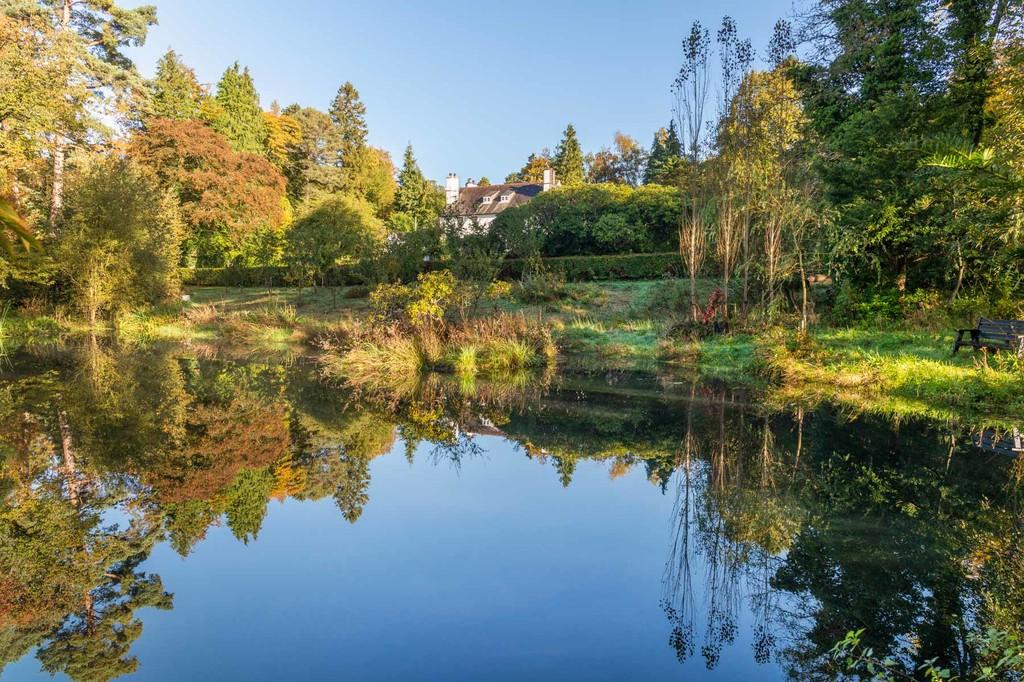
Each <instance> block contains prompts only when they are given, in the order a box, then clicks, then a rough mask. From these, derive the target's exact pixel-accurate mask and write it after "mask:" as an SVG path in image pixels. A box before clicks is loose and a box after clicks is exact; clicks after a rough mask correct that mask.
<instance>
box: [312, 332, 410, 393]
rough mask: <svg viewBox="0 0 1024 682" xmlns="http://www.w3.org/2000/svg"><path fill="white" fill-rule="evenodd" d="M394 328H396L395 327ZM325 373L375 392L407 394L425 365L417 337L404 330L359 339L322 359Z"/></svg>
mask: <svg viewBox="0 0 1024 682" xmlns="http://www.w3.org/2000/svg"><path fill="white" fill-rule="evenodd" d="M392 331H394V330H392ZM322 363H323V368H324V373H325V374H326V375H328V376H330V377H334V378H339V379H342V380H344V381H345V382H346V383H348V384H350V385H352V386H358V387H360V388H362V389H364V390H367V391H370V392H374V393H378V392H380V393H399V394H404V393H405V392H406V389H407V388H409V387H410V386H411V388H412V390H414V389H415V384H416V382H417V380H418V378H419V375H420V373H421V372H422V370H423V368H424V361H423V356H422V355H421V354H420V350H419V348H418V347H417V345H416V343H415V341H414V340H413V339H412V338H410V337H408V336H404V335H401V334H396V333H392V334H389V335H387V336H383V335H380V336H377V337H376V338H374V339H373V340H370V339H357V340H355V342H354V344H353V345H352V346H351V347H349V348H348V349H346V350H345V351H343V352H341V353H339V354H335V353H329V354H327V355H325V357H324V358H323V359H322Z"/></svg>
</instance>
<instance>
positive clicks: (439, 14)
mask: <svg viewBox="0 0 1024 682" xmlns="http://www.w3.org/2000/svg"><path fill="white" fill-rule="evenodd" d="M149 1H151V2H155V3H156V5H157V8H158V14H159V20H160V24H159V26H156V27H154V28H153V29H152V31H151V33H150V36H149V40H148V41H147V44H146V46H145V47H143V48H141V49H138V50H134V51H133V56H134V57H135V58H136V61H137V63H138V65H139V68H140V69H141V70H142V72H143V73H144V74H145V75H147V76H151V75H152V74H153V72H154V69H155V65H156V61H157V59H158V58H159V57H160V55H161V54H163V52H164V51H166V50H167V48H168V47H173V48H174V49H175V50H176V51H178V53H179V54H181V55H182V57H183V58H184V60H185V61H186V62H187V63H188V64H189V65H190V66H192V67H193V68H194V69H195V70H196V72H197V74H198V75H199V78H200V80H201V81H203V82H205V83H215V82H216V81H217V80H218V78H219V77H220V74H221V73H222V72H223V70H224V69H225V68H226V67H227V66H228V65H230V64H231V63H233V62H234V61H236V60H237V61H239V62H240V63H241V64H243V65H247V66H248V67H249V68H250V70H251V72H252V74H253V77H254V78H255V80H256V86H257V88H258V89H259V92H260V95H261V97H262V99H263V105H264V106H265V107H269V105H270V103H271V102H272V101H273V100H277V101H278V102H280V103H281V105H282V106H285V105H287V104H291V103H293V102H298V103H300V104H303V105H305V106H313V107H317V108H321V109H325V108H326V107H327V105H328V104H329V103H330V101H331V99H332V98H333V97H334V94H335V92H336V91H337V89H338V86H339V85H341V83H343V82H344V81H346V80H350V81H352V82H353V83H354V84H355V86H356V87H357V88H358V89H359V92H360V94H361V95H362V98H363V101H364V102H365V103H366V107H367V122H368V124H369V128H370V143H371V144H373V145H375V146H378V147H383V148H384V149H387V150H388V151H389V152H391V155H392V157H393V158H394V159H395V162H396V164H399V163H401V155H402V151H403V149H404V148H405V145H406V143H407V142H412V144H413V148H414V149H415V152H416V156H417V158H418V160H419V162H420V166H421V167H422V168H423V171H424V173H426V174H427V175H428V176H429V177H432V178H434V179H437V180H442V179H443V178H444V176H445V175H446V174H447V173H448V171H454V172H457V173H459V175H460V177H461V178H462V179H463V180H465V179H466V178H467V177H470V176H471V177H474V178H479V177H481V176H487V177H489V178H490V179H491V180H493V181H499V180H500V179H502V178H504V177H505V175H506V174H507V173H509V172H511V171H513V170H516V169H518V168H519V167H521V166H522V164H523V162H524V161H525V159H526V157H527V155H529V154H530V152H533V151H539V150H540V149H542V148H543V147H550V148H552V149H553V148H554V147H555V145H557V144H558V141H559V139H560V137H561V133H562V130H563V129H564V128H565V125H566V123H567V122H570V121H571V122H572V123H573V124H574V125H575V126H576V129H577V131H578V133H579V136H580V140H581V142H582V144H583V147H584V150H585V151H594V150H597V149H599V148H600V147H601V146H602V145H608V144H610V143H611V139H612V135H613V134H614V133H615V131H616V130H622V131H623V132H625V133H628V134H630V135H633V136H634V137H637V138H638V139H640V140H641V142H642V143H643V144H644V145H648V144H650V140H651V137H652V136H653V133H654V131H655V130H656V129H657V128H658V127H660V126H663V125H666V124H667V122H668V120H669V118H670V97H669V85H670V83H671V81H672V78H673V77H674V75H675V72H676V70H677V69H678V65H679V44H680V41H681V39H682V37H683V36H684V34H686V33H687V32H688V30H689V26H690V24H691V23H692V22H693V21H694V20H695V19H699V20H701V21H702V22H703V23H704V24H705V25H707V26H709V27H710V28H711V29H712V30H715V29H717V27H718V25H719V23H720V22H721V18H722V16H723V15H724V14H729V15H731V16H733V17H734V18H735V19H736V20H737V22H738V24H739V28H740V33H741V35H742V36H747V37H750V38H752V39H753V40H754V42H755V46H756V48H757V51H758V54H759V56H763V53H764V47H765V45H766V43H767V41H768V38H769V37H770V35H771V30H772V26H773V24H774V23H775V20H776V19H777V18H779V17H781V16H787V15H788V14H789V13H790V12H791V8H792V5H791V0H761V1H759V2H751V1H750V0H723V1H719V2H708V1H707V0H704V1H698V0H630V1H626V0H618V1H612V0H549V1H548V2H543V1H541V0H520V1H519V2H511V3H486V2H479V1H477V2H464V1H462V0H458V1H454V0H446V1H434V2H426V1H413V0H409V1H407V2H387V1H385V0H377V1H372V0H346V1H340V0H288V1H284V2H283V1H282V0H249V1H248V2H245V3H242V2H234V1H228V0H149ZM243 8H244V9H243Z"/></svg>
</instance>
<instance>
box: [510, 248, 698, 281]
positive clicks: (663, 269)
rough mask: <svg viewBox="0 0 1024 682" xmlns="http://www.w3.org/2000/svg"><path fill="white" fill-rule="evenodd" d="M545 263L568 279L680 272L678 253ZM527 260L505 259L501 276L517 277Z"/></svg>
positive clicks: (571, 258) (566, 258)
mask: <svg viewBox="0 0 1024 682" xmlns="http://www.w3.org/2000/svg"><path fill="white" fill-rule="evenodd" d="M541 260H542V262H543V264H544V267H545V268H546V269H548V270H550V271H552V272H555V273H558V274H560V275H562V276H563V277H564V278H565V280H566V281H568V282H591V281H599V280H618V279H658V278H659V277H666V276H676V277H677V276H679V275H680V273H681V262H680V260H679V254H678V253H675V252H668V253H635V254H623V255H614V256H564V257H561V258H543V259H541ZM526 267H527V261H526V260H525V259H520V258H511V259H509V260H506V261H505V263H504V264H503V266H502V269H501V275H500V276H501V278H502V279H520V278H522V276H523V272H524V270H525V269H526Z"/></svg>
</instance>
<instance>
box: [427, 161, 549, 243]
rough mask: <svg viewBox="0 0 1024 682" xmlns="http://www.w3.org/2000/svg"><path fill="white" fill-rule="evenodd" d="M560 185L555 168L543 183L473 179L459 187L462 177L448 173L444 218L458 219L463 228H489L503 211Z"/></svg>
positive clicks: (546, 171) (545, 177)
mask: <svg viewBox="0 0 1024 682" xmlns="http://www.w3.org/2000/svg"><path fill="white" fill-rule="evenodd" d="M557 186H558V181H557V180H556V179H555V171H554V170H552V169H550V168H549V169H547V170H545V171H544V180H543V182H510V183H505V184H503V185H485V186H480V185H478V184H476V183H475V182H473V180H472V179H470V180H467V181H466V186H465V187H461V188H460V187H459V176H458V175H455V174H454V173H449V174H448V178H447V179H446V180H445V193H444V195H445V205H446V207H447V210H446V211H445V216H443V217H442V218H441V219H442V220H446V219H447V220H451V219H453V218H454V219H456V220H458V221H459V222H460V226H459V227H460V229H461V230H462V231H464V232H468V231H470V230H471V229H473V226H474V225H476V226H477V227H478V228H480V229H483V230H487V229H490V227H491V223H493V222H494V220H495V218H497V217H498V214H500V213H501V212H502V211H506V210H508V209H510V208H514V207H516V206H522V205H523V204H526V203H528V202H529V201H530V200H531V199H533V198H534V197H535V196H537V195H538V194H540V193H541V192H547V191H548V190H550V189H553V188H555V187H557Z"/></svg>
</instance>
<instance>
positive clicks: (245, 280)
mask: <svg viewBox="0 0 1024 682" xmlns="http://www.w3.org/2000/svg"><path fill="white" fill-rule="evenodd" d="M541 261H542V263H543V265H544V268H545V269H546V270H548V271H549V272H552V273H555V274H557V275H560V276H561V277H563V278H564V279H565V281H567V282H593V281H601V280H618V279H622V280H629V279H658V278H660V277H669V276H671V277H678V276H680V275H681V273H682V269H681V263H680V260H679V254H678V253H675V252H674V251H671V252H666V253H632V254H620V255H610V256H563V257H559V258H542V259H541ZM526 268H527V261H526V259H522V258H509V259H507V260H505V262H504V263H503V264H502V266H501V270H500V272H499V274H498V279H503V280H519V279H522V276H523V272H524V271H525V270H526ZM182 282H183V283H184V284H186V285H189V286H195V287H279V286H297V285H298V284H300V282H298V281H296V280H295V278H294V276H293V275H292V274H291V272H290V271H289V270H288V268H284V267H267V268H185V269H183V270H182ZM325 283H326V284H327V285H328V286H353V285H361V284H365V282H364V281H362V279H361V278H360V277H359V275H358V273H357V272H356V270H355V269H354V268H353V267H351V266H349V267H340V266H339V267H335V268H332V269H331V270H330V271H328V273H327V277H326V282H325ZM306 284H307V285H308V284H309V283H308V282H306Z"/></svg>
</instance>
